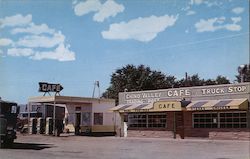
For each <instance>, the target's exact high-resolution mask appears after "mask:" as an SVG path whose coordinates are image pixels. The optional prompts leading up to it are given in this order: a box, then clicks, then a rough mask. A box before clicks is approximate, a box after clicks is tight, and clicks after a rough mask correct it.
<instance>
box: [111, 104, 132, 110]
mask: <svg viewBox="0 0 250 159" xmlns="http://www.w3.org/2000/svg"><path fill="white" fill-rule="evenodd" d="M131 105H132V104H120V105H117V106H115V107H113V108H111V109H110V110H111V111H120V110H124V109H126V108H128V107H130V106H131Z"/></svg>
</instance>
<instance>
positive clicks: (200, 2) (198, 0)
mask: <svg viewBox="0 0 250 159" xmlns="http://www.w3.org/2000/svg"><path fill="white" fill-rule="evenodd" d="M203 1H204V0H191V1H190V4H191V5H194V4H196V5H200V4H202V3H203Z"/></svg>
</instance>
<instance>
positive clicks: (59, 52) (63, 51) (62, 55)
mask: <svg viewBox="0 0 250 159" xmlns="http://www.w3.org/2000/svg"><path fill="white" fill-rule="evenodd" d="M69 47H70V46H66V47H65V46H64V44H60V45H59V46H58V47H57V48H56V49H55V50H54V51H48V52H36V53H35V55H34V56H31V57H30V58H31V59H34V60H43V59H50V60H58V61H74V60H75V53H74V52H72V51H70V50H69Z"/></svg>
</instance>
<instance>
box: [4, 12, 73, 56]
mask: <svg viewBox="0 0 250 159" xmlns="http://www.w3.org/2000/svg"><path fill="white" fill-rule="evenodd" d="M7 26H11V27H12V28H9V27H7ZM5 27H6V28H5ZM0 28H3V29H4V31H5V30H6V31H7V32H10V33H12V34H18V36H15V38H17V40H15V41H14V40H13V39H8V38H2V39H0V46H7V47H8V48H7V53H6V55H8V56H15V57H18V56H23V57H28V58H30V59H34V60H43V59H52V60H58V61H72V60H75V53H74V52H73V51H71V50H70V45H68V44H66V42H65V39H66V38H65V35H64V34H63V33H62V32H61V31H58V30H55V29H53V28H50V27H49V26H48V25H47V24H40V25H36V24H34V23H33V22H32V15H30V14H29V15H26V16H23V15H20V14H17V15H14V16H10V17H5V18H3V19H0ZM44 50H46V51H44ZM1 54H3V52H2V50H1Z"/></svg>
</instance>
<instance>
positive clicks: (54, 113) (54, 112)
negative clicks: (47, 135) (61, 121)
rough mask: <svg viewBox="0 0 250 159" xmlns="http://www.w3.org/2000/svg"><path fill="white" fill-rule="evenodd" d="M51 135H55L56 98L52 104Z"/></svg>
mask: <svg viewBox="0 0 250 159" xmlns="http://www.w3.org/2000/svg"><path fill="white" fill-rule="evenodd" d="M53 135H56V97H55V98H54V103H53Z"/></svg>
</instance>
